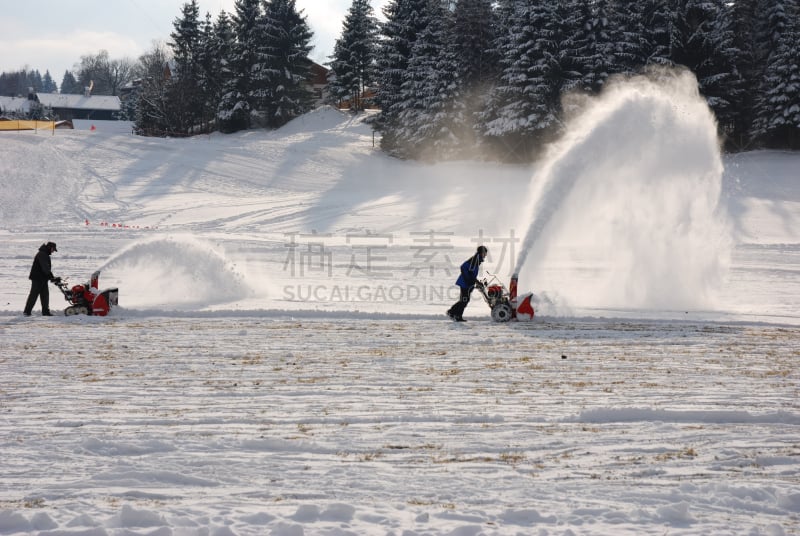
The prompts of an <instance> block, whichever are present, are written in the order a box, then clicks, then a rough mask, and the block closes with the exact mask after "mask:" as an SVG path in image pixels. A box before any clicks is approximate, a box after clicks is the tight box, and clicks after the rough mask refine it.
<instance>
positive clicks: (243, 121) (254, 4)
mask: <svg viewBox="0 0 800 536" xmlns="http://www.w3.org/2000/svg"><path fill="white" fill-rule="evenodd" d="M260 18H261V0H236V2H235V3H234V13H233V16H232V19H233V33H234V35H235V36H236V40H235V41H234V43H233V46H232V47H231V52H230V56H229V57H228V58H227V62H226V64H227V65H228V66H229V68H230V73H231V77H230V79H229V80H226V81H225V86H224V87H223V91H222V100H221V101H220V104H219V108H218V111H217V118H218V120H219V125H220V130H222V131H223V132H236V131H237V130H243V129H247V128H249V127H250V123H251V118H250V114H251V112H252V110H253V109H254V108H253V105H252V99H253V73H254V70H255V69H256V65H257V54H256V51H257V50H258V47H259V46H260V35H259V33H258V24H259V19H260Z"/></svg>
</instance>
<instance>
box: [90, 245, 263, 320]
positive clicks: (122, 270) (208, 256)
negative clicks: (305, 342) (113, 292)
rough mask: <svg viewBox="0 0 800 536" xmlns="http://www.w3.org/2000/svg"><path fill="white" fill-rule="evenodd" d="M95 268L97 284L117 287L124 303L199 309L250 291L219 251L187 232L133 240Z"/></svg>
mask: <svg viewBox="0 0 800 536" xmlns="http://www.w3.org/2000/svg"><path fill="white" fill-rule="evenodd" d="M100 270H101V272H102V274H101V284H100V286H101V287H103V288H106V287H112V286H118V287H120V289H121V294H122V296H121V298H120V300H121V303H120V305H123V306H126V307H133V308H149V307H168V308H169V307H172V308H176V309H187V308H195V307H197V308H202V307H207V306H209V305H213V304H220V303H226V302H231V301H235V300H238V299H242V298H245V297H247V296H249V295H250V294H252V292H253V290H252V288H251V287H250V286H249V285H248V284H247V282H246V278H245V276H244V275H243V274H242V273H241V272H240V271H239V270H237V268H236V266H235V265H234V264H233V263H232V262H231V261H229V260H228V259H227V258H226V257H225V255H224V253H222V252H220V251H218V250H217V249H216V248H214V247H213V246H212V245H210V244H208V243H206V242H204V241H201V240H198V239H196V238H194V237H191V236H188V235H179V236H167V237H158V238H154V239H146V240H140V241H136V242H134V243H133V244H131V245H129V246H127V247H126V248H124V249H123V250H121V251H119V252H118V253H116V254H115V255H113V256H112V257H111V258H110V259H108V261H106V262H105V263H104V264H103V265H102V266H101V267H100Z"/></svg>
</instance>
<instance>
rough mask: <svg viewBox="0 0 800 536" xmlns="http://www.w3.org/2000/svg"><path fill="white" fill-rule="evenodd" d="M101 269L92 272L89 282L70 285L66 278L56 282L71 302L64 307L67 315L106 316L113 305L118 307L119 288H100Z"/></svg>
mask: <svg viewBox="0 0 800 536" xmlns="http://www.w3.org/2000/svg"><path fill="white" fill-rule="evenodd" d="M99 279H100V270H98V271H96V272H95V273H93V274H92V278H91V279H90V280H89V282H88V283H85V284H83V285H74V286H73V287H71V288H70V287H69V286H68V285H67V282H66V281H65V280H61V279H60V278H57V279H56V280H55V281H54V283H55V285H56V286H57V287H58V288H59V290H61V293H62V294H63V295H64V299H66V300H67V302H68V303H71V304H72V305H70V306H69V307H67V308H66V309H64V314H65V315H66V316H73V315H96V316H106V315H107V314H108V312H109V311H110V310H111V307H112V306H114V307H116V306H117V305H118V300H119V290H117V289H116V288H107V289H105V290H100V289H99Z"/></svg>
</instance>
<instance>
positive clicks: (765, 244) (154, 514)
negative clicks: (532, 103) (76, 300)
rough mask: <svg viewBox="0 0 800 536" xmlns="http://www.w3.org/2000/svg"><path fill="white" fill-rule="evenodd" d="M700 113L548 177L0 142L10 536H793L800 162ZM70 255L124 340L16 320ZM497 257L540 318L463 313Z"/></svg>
mask: <svg viewBox="0 0 800 536" xmlns="http://www.w3.org/2000/svg"><path fill="white" fill-rule="evenodd" d="M696 104H697V103H696V102H695V101H694V100H693V99H692V97H691V96H686V95H682V94H681V93H680V91H678V92H676V93H670V92H669V91H666V90H664V92H663V94H659V93H658V92H653V90H652V88H650V89H648V88H645V89H642V88H639V89H637V90H635V91H634V90H632V89H631V90H630V91H628V90H620V92H618V93H617V94H616V96H613V95H612V94H610V95H609V96H607V97H606V99H605V100H604V101H602V102H600V103H598V104H597V105H596V106H595V107H594V108H593V111H592V113H590V114H588V115H585V116H584V117H583V118H582V119H581V120H578V121H576V122H575V124H574V126H573V128H572V130H571V132H570V135H569V136H567V138H565V141H564V142H563V143H562V144H561V145H560V146H559V147H558V148H556V149H554V151H553V153H552V154H551V156H550V157H549V160H547V161H544V162H541V163H539V164H537V165H536V166H533V167H528V166H511V165H497V164H491V163H479V162H456V163H448V164H437V165H429V164H422V163H413V162H400V161H396V160H393V159H391V158H388V157H386V156H385V155H383V154H381V153H380V152H379V151H378V150H377V149H375V148H373V138H372V133H371V130H370V128H369V126H368V125H366V124H364V123H363V121H362V119H363V118H360V117H358V118H353V117H351V116H348V115H344V114H341V113H340V112H337V111H334V110H331V109H326V108H322V109H318V110H316V111H315V112H312V113H311V114H309V115H307V116H304V117H303V118H301V119H299V120H296V121H294V122H293V123H290V124H289V125H287V126H286V127H284V128H283V129H281V130H279V131H277V132H263V131H253V132H247V133H240V134H236V135H230V136H223V135H213V136H211V137H200V138H194V139H184V140H177V139H166V140H164V139H144V138H137V137H134V136H130V135H126V134H121V133H120V134H117V133H111V132H107V131H105V130H104V129H103V128H102V126H101V127H98V128H97V129H96V130H95V131H85V130H84V131H72V132H64V131H59V132H56V133H55V135H54V136H53V135H50V134H43V133H38V134H37V133H32V132H21V133H4V134H3V137H2V138H0V148H2V157H0V241H2V244H3V247H2V249H0V340H2V344H1V346H2V353H1V354H0V370H2V378H3V381H2V383H1V384H0V453H1V454H0V534H17V533H20V534H38V535H73V534H74V535H89V536H95V535H98V536H99V535H113V536H122V535H158V536H162V535H164V536H165V535H176V536H177V535H219V536H225V535H251V534H252V535H261V534H274V535H290V536H293V535H299V534H306V535H311V534H325V535H350V534H355V535H362V534H374V535H389V534H392V535H396V536H400V535H405V536H412V535H434V534H435V535H439V534H453V535H458V536H461V535H477V534H498V535H506V534H525V535H527V534H632V535H633V534H653V535H662V534H765V535H777V534H797V533H800V407H798V386H800V383H799V382H798V379H799V378H800V375H799V374H798V367H797V362H798V358H799V357H800V313H798V310H799V306H800V277H799V276H800V155H796V154H791V153H780V152H755V153H746V154H742V155H736V156H727V157H724V158H722V159H721V160H720V157H719V155H718V154H717V153H716V150H715V149H714V148H713V143H712V144H709V143H707V140H708V137H709V132H713V126H709V125H708V124H707V123H708V119H707V118H706V117H705V116H704V114H703V112H702V111H698V110H697V108H696ZM631 116H633V119H632V118H631ZM615 126H616V127H622V126H624V127H625V128H624V129H620V128H617V129H615V128H614V127H615ZM632 130H633V131H632ZM611 132H617V134H616V135H611V134H610V133H611ZM619 132H627V133H628V134H627V135H620V134H619ZM723 167H724V169H723ZM654 192H655V193H654ZM48 240H53V241H55V242H57V243H58V253H56V254H54V256H53V266H54V272H55V274H56V275H59V276H63V277H69V278H70V279H71V281H72V283H80V282H84V281H85V280H87V279H88V277H89V275H90V274H91V272H92V271H94V270H96V269H101V270H102V272H101V287H105V286H115V287H119V291H120V307H119V308H117V309H115V310H114V311H113V313H112V315H111V316H109V317H105V318H101V317H63V316H55V317H51V318H43V317H41V316H38V312H39V308H38V304H37V307H36V309H35V310H34V316H33V317H30V318H25V317H23V316H22V314H21V311H22V306H23V304H24V301H25V298H26V296H27V292H28V288H29V285H28V281H27V273H28V270H29V268H30V263H31V260H32V258H33V255H34V253H35V252H36V249H37V248H38V246H39V245H40V244H41V243H43V242H45V241H48ZM479 242H481V243H485V244H486V245H487V246H488V247H489V249H490V255H489V259H488V260H487V263H485V265H484V269H485V270H487V271H489V272H492V273H497V274H499V277H500V279H501V280H502V281H503V282H505V283H507V282H508V278H509V275H510V273H511V272H512V271H513V269H514V268H515V267H517V268H519V269H520V277H521V286H522V290H530V291H533V292H534V293H535V296H536V303H535V306H536V308H537V316H536V318H535V320H534V321H533V322H530V323H523V322H511V323H508V324H495V323H492V322H491V320H490V319H489V316H488V313H489V311H488V308H487V307H486V306H485V304H484V303H483V302H482V301H481V300H480V298H479V296H478V295H477V293H475V294H474V295H473V302H472V303H471V304H470V305H469V307H468V308H467V312H466V317H467V319H468V322H466V323H464V324H455V323H452V322H450V321H449V320H448V319H447V318H446V317H445V316H444V314H443V313H444V310H445V309H447V307H449V305H450V304H451V303H452V302H453V301H454V300H455V299H456V297H457V292H456V291H455V290H456V289H455V287H454V286H453V281H454V279H455V277H456V274H457V268H456V266H457V265H458V264H460V263H461V262H462V261H463V260H465V259H466V258H467V257H468V256H469V255H470V254H471V253H472V251H474V248H475V246H476V245H477V244H478V243H479ZM521 258H523V259H524V262H522V261H521V260H520V259H521ZM517 265H519V266H517ZM50 298H51V304H52V307H53V309H54V310H55V311H58V310H60V309H61V308H63V307H66V305H67V304H66V302H65V301H64V300H63V298H62V296H61V295H60V294H58V292H57V290H56V289H55V288H54V287H52V286H51V296H50Z"/></svg>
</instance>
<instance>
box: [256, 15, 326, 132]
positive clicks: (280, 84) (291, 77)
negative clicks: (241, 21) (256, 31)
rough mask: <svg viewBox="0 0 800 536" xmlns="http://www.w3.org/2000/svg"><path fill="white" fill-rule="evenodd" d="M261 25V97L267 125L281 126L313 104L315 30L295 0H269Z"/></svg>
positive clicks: (259, 99)
mask: <svg viewBox="0 0 800 536" xmlns="http://www.w3.org/2000/svg"><path fill="white" fill-rule="evenodd" d="M260 26H261V35H262V41H261V42H260V43H259V45H258V54H259V57H260V59H261V60H262V61H263V63H262V64H261V65H259V67H258V69H257V71H258V72H259V73H260V75H261V78H260V81H261V84H263V85H260V87H259V91H260V93H259V95H258V99H257V100H258V101H259V103H260V104H261V105H260V106H259V111H260V112H261V113H263V114H264V117H265V119H266V123H267V125H268V126H270V127H273V128H277V127H280V126H281V125H284V124H285V123H287V122H288V121H290V120H291V119H294V118H295V117H297V116H299V115H302V114H304V113H305V112H307V111H308V110H309V109H310V108H311V102H312V93H311V90H310V89H309V87H308V78H309V72H310V69H311V60H310V59H309V57H308V54H309V53H310V52H311V45H310V43H311V38H312V36H313V34H312V32H311V29H310V27H309V26H308V22H307V20H306V17H305V16H304V15H303V14H301V13H300V12H299V11H298V10H297V7H296V5H295V0H269V1H268V2H267V4H266V6H265V10H264V16H263V18H262V19H261V21H260Z"/></svg>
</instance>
